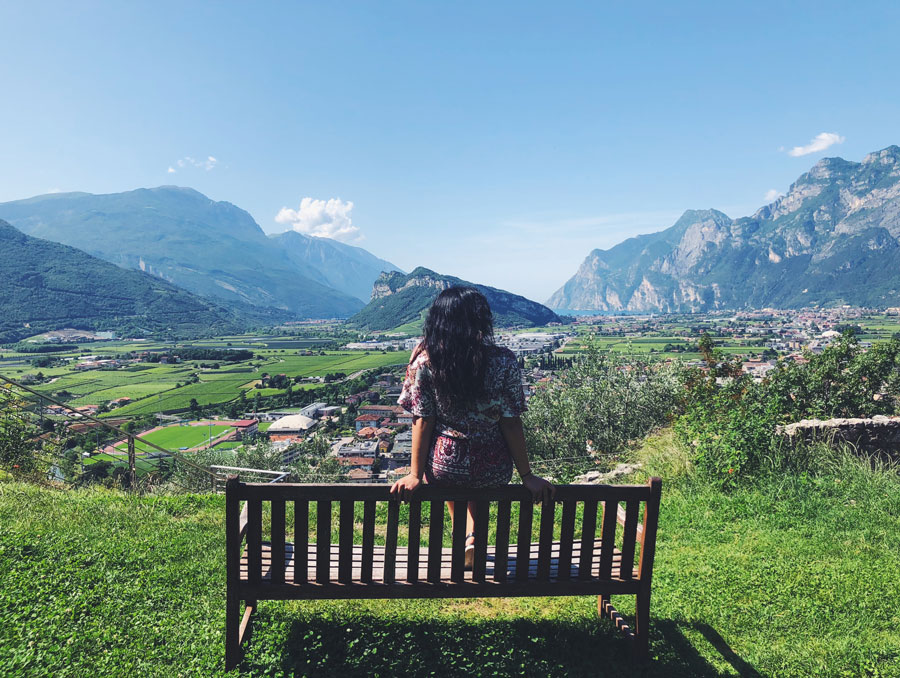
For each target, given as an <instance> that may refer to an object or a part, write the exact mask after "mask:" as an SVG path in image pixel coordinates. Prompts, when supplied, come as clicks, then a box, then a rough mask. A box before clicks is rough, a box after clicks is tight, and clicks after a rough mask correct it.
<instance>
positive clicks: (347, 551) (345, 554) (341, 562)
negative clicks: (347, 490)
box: [338, 499, 355, 584]
mask: <svg viewBox="0 0 900 678" xmlns="http://www.w3.org/2000/svg"><path fill="white" fill-rule="evenodd" d="M354 508H355V502H352V501H348V500H346V499H345V500H344V501H342V502H341V509H340V514H339V521H340V522H339V523H338V544H339V545H340V550H339V551H338V581H339V582H341V583H342V584H347V583H349V582H350V581H351V579H352V576H353V575H352V568H353V511H354Z"/></svg>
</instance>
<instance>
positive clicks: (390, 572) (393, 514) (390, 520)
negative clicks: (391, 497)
mask: <svg viewBox="0 0 900 678" xmlns="http://www.w3.org/2000/svg"><path fill="white" fill-rule="evenodd" d="M399 523H400V502H398V501H389V502H388V514H387V534H385V537H384V577H383V581H384V583H385V584H393V583H394V580H395V571H394V568H395V566H396V563H397V527H398V524H399Z"/></svg>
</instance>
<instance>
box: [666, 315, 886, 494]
mask: <svg viewBox="0 0 900 678" xmlns="http://www.w3.org/2000/svg"><path fill="white" fill-rule="evenodd" d="M700 347H701V350H702V351H703V353H704V357H705V359H706V362H707V365H708V366H709V370H708V372H706V373H704V372H702V371H700V370H690V371H688V372H687V373H686V379H685V391H684V394H685V399H684V414H683V415H682V416H681V417H680V418H679V419H678V421H677V422H676V425H675V431H676V434H677V435H678V437H679V438H680V440H681V442H682V443H684V444H686V445H688V446H689V448H690V449H691V450H692V458H693V462H694V465H695V466H696V468H697V470H698V471H699V472H700V473H702V474H704V475H706V476H708V477H709V478H711V479H714V480H715V481H717V482H719V483H720V484H722V485H723V486H729V485H734V484H736V483H737V482H738V481H739V480H740V479H741V478H744V477H746V476H749V475H752V474H753V473H755V472H756V471H758V470H760V469H762V468H763V467H766V468H769V469H771V470H780V469H784V468H787V467H793V466H795V465H796V464H795V463H794V462H795V461H796V460H792V459H791V455H793V454H795V451H794V450H787V449H783V447H784V446H785V443H784V442H783V441H782V439H781V438H780V437H779V436H777V435H776V427H777V426H778V425H779V424H785V423H789V422H791V421H797V420H800V419H804V418H810V417H817V418H831V417H869V416H872V415H875V414H891V413H893V412H895V411H896V409H897V403H898V393H900V340H897V339H892V340H891V341H889V342H886V343H884V344H879V345H876V346H874V347H872V348H871V349H870V350H868V351H863V349H862V348H861V347H860V346H859V342H858V341H857V340H856V338H855V337H854V336H853V334H852V333H851V332H847V333H845V335H844V336H843V337H841V339H840V340H839V341H837V342H835V343H834V344H832V345H831V346H829V347H827V348H826V349H825V350H824V351H823V352H822V353H821V354H819V355H812V354H809V355H807V356H806V357H807V359H808V362H807V363H805V364H803V363H785V362H783V361H781V362H779V363H778V365H777V367H776V368H775V370H773V371H772V372H771V373H770V374H769V376H768V377H767V378H766V379H764V380H763V381H762V382H761V383H754V381H753V380H752V379H751V378H750V377H748V376H747V375H744V374H742V373H741V369H740V365H739V363H737V362H736V361H728V360H722V357H721V355H720V354H719V353H718V352H717V351H716V350H715V348H714V346H713V344H712V342H711V340H706V341H704V340H701V342H700ZM796 454H797V455H799V456H800V457H802V456H803V455H804V452H803V451H796ZM766 462H769V463H768V464H766Z"/></svg>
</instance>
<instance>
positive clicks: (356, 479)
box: [347, 468, 372, 483]
mask: <svg viewBox="0 0 900 678" xmlns="http://www.w3.org/2000/svg"><path fill="white" fill-rule="evenodd" d="M347 477H348V478H349V479H350V482H352V483H365V482H368V481H369V480H371V479H372V474H371V473H369V472H368V471H363V470H362V469H361V468H355V469H353V470H352V471H350V473H348V474H347Z"/></svg>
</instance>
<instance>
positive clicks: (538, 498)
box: [522, 473, 556, 504]
mask: <svg viewBox="0 0 900 678" xmlns="http://www.w3.org/2000/svg"><path fill="white" fill-rule="evenodd" d="M522 484H523V485H524V486H525V488H526V489H527V490H528V491H529V492H531V496H532V497H534V503H535V504H539V503H541V502H543V501H550V500H551V499H553V497H554V496H555V495H556V487H554V485H553V483H551V482H550V481H549V480H545V479H544V478H541V477H540V476H536V475H534V474H533V473H529V474H528V475H526V476H525V477H524V478H522Z"/></svg>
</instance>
